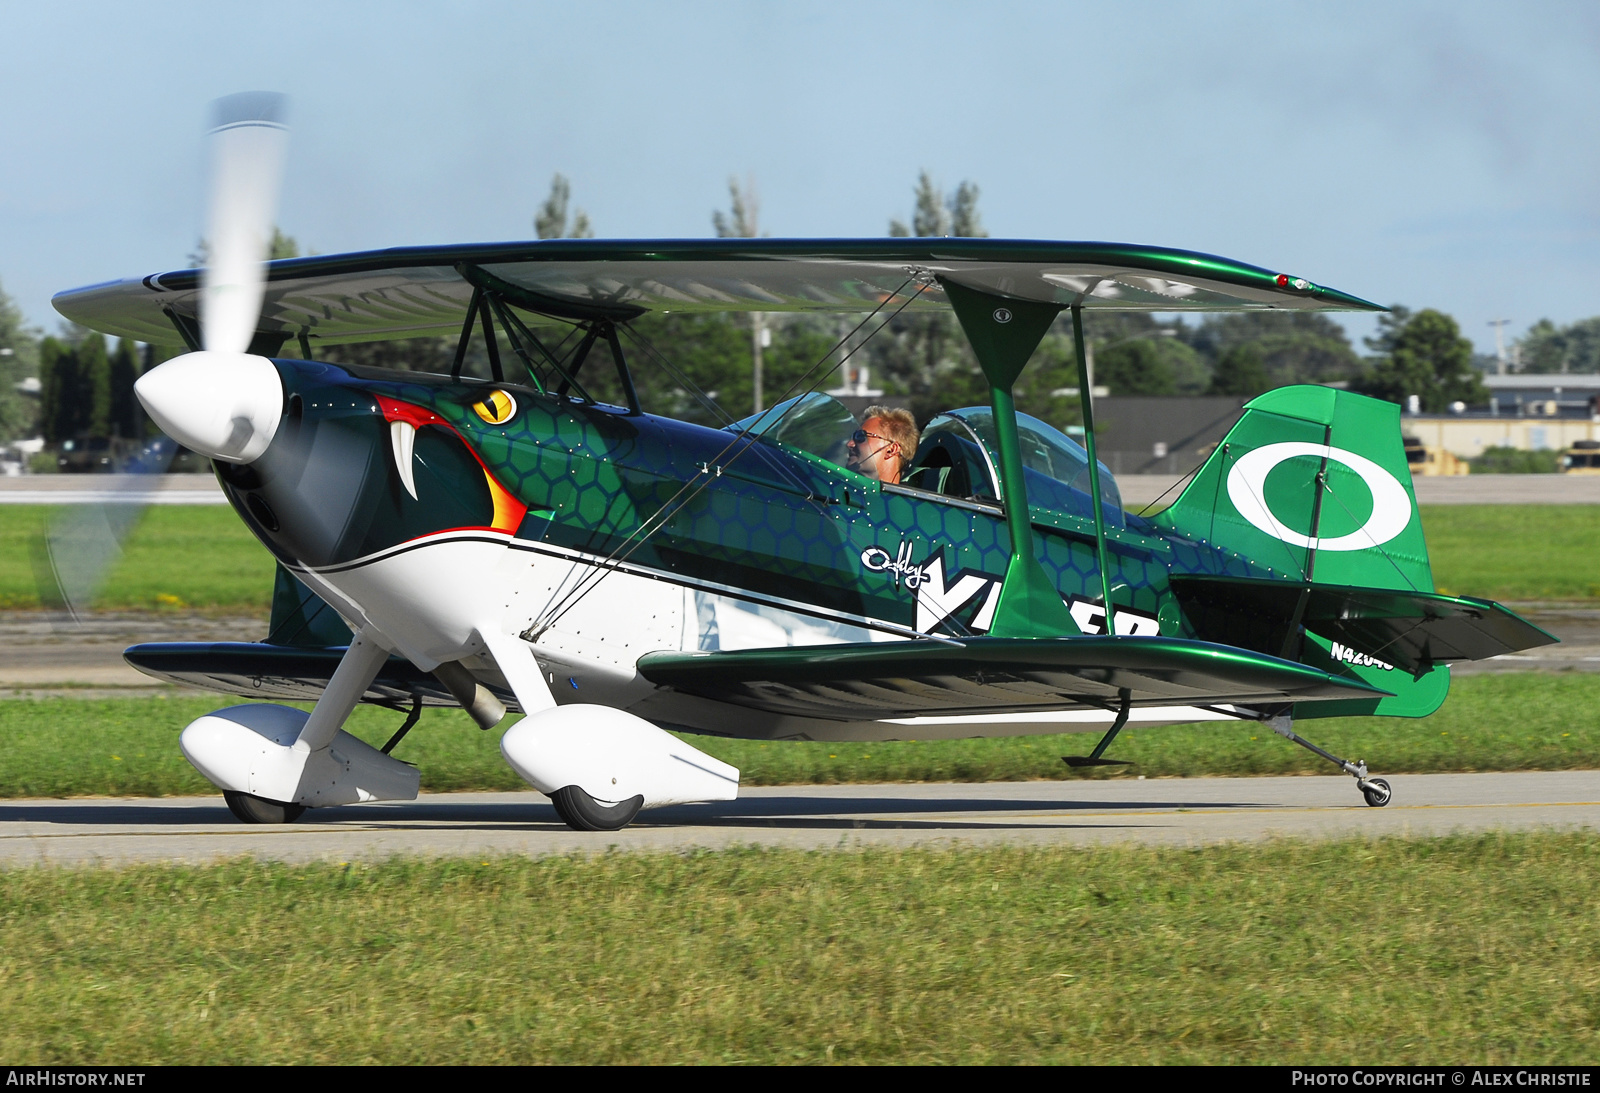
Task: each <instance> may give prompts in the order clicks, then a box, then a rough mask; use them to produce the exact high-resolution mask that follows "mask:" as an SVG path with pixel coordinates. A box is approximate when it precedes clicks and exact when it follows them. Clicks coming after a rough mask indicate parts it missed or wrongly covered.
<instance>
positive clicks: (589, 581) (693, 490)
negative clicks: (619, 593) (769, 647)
mask: <svg viewBox="0 0 1600 1093" xmlns="http://www.w3.org/2000/svg"><path fill="white" fill-rule="evenodd" d="M916 280H917V277H916V276H915V274H913V275H912V276H911V277H908V278H906V280H905V281H904V282H902V283H901V285H900V287H898V288H896V289H895V290H894V292H892V293H890V294H889V295H888V296H886V297H884V299H883V300H881V301H879V303H878V306H877V307H875V308H873V309H872V311H871V312H870V313H868V315H867V316H866V317H865V318H864V319H862V320H861V322H859V323H857V324H856V325H855V326H854V327H852V328H851V329H850V331H848V332H847V333H846V334H845V335H844V336H843V337H842V338H840V339H839V340H838V341H837V342H835V343H834V344H833V346H832V347H831V348H830V349H829V350H828V351H827V352H826V353H824V354H823V355H822V357H821V358H819V359H818V360H817V362H816V363H815V364H813V365H812V366H811V367H810V368H808V369H807V370H806V371H805V372H804V373H802V374H801V375H800V377H799V378H798V379H796V380H795V381H794V382H793V383H791V384H790V385H789V388H788V390H786V391H785V392H784V393H783V395H782V396H781V397H780V398H779V399H778V402H777V403H776V404H775V405H779V404H782V402H784V401H785V400H787V399H789V398H790V397H791V396H792V395H793V392H794V391H795V389H796V388H798V387H799V386H800V384H802V383H804V382H805V381H806V380H807V379H809V378H810V377H811V376H812V374H813V373H815V372H816V371H817V370H818V369H819V368H821V367H822V366H823V365H824V364H826V363H827V362H828V358H829V357H831V356H833V355H834V353H836V352H838V351H839V350H840V349H841V348H842V347H844V346H845V345H847V344H848V343H849V341H850V339H851V338H852V337H854V336H855V335H856V334H857V333H859V332H860V331H861V330H862V328H864V327H865V326H867V324H868V323H870V322H872V320H873V319H874V318H875V317H877V315H878V314H879V313H881V312H882V311H883V309H884V308H885V307H887V306H888V305H889V303H890V301H892V300H894V299H895V298H896V297H898V296H899V295H900V294H901V293H903V292H904V291H905V289H906V286H907V285H909V284H911V283H912V282H913V281H916ZM927 289H928V283H927V282H922V283H921V284H919V285H918V287H917V291H916V292H914V293H912V294H911V295H909V296H908V297H906V300H905V302H904V303H902V304H901V305H900V306H899V307H897V308H896V309H895V310H894V311H893V312H892V313H890V315H889V317H888V318H886V319H884V320H883V322H882V323H880V324H879V325H878V326H877V327H876V328H874V329H873V330H872V332H871V333H870V334H868V335H867V337H866V338H863V339H862V340H861V342H860V343H859V344H857V345H856V346H855V347H854V348H853V349H851V350H850V351H849V352H848V353H846V354H844V355H843V356H841V357H840V358H839V360H837V361H836V362H834V364H833V366H832V367H831V368H829V369H828V370H827V371H825V372H823V373H822V375H821V376H819V377H818V378H817V380H816V382H815V383H813V384H812V385H811V387H810V388H809V389H808V390H807V391H806V394H810V393H811V392H812V391H814V390H816V388H817V386H818V385H820V384H821V383H822V382H823V381H824V380H825V379H827V377H828V376H829V375H831V374H832V373H833V372H834V371H835V370H836V369H838V368H839V367H840V366H841V365H843V364H844V363H845V362H846V361H847V360H849V359H850V358H851V357H852V356H854V355H855V354H856V353H857V352H859V351H860V350H861V348H862V346H864V345H866V344H867V342H869V341H871V340H872V338H873V337H874V336H875V335H877V334H878V333H879V331H881V330H882V329H883V328H884V327H885V326H887V325H888V324H889V323H891V322H893V321H894V320H895V319H896V318H898V317H899V315H900V313H901V312H902V311H904V310H905V309H906V308H907V307H909V306H910V305H911V304H912V303H913V302H914V301H915V300H917V299H918V298H919V297H920V296H921V295H922V294H923V293H924V292H925V291H927ZM795 405H798V400H796V402H795V403H792V404H791V405H790V406H789V407H788V408H787V409H785V410H783V411H782V412H780V413H779V414H778V415H777V416H776V417H775V418H773V420H772V421H771V422H770V423H768V424H767V425H766V426H765V427H764V430H763V431H765V430H770V429H771V428H773V427H774V426H776V425H777V423H778V422H779V421H781V420H783V417H784V415H786V414H787V413H788V412H789V411H790V410H792V409H794V407H795ZM757 422H758V423H759V422H760V418H758V419H757ZM760 436H761V434H759V433H754V432H751V431H750V430H744V431H742V432H740V433H738V434H736V435H735V436H734V437H733V438H732V439H731V440H730V441H729V442H728V443H727V444H726V445H725V446H724V447H723V449H722V450H721V451H720V452H718V453H717V454H716V455H715V456H714V457H712V458H711V459H710V460H708V461H707V462H706V463H705V464H704V466H703V467H702V468H701V470H700V473H698V474H696V475H695V476H694V477H692V478H690V479H689V480H688V481H687V482H685V483H684V484H683V485H682V486H681V487H679V489H678V491H677V492H676V493H674V494H673V495H672V496H671V497H670V498H668V499H667V501H666V503H665V504H663V505H662V506H661V507H660V508H659V509H657V510H656V512H655V514H654V515H652V516H651V517H650V518H649V519H647V520H645V521H643V522H642V523H641V524H640V525H639V527H637V528H636V529H634V531H633V532H632V533H631V534H629V535H628V537H627V538H626V539H624V540H623V541H622V542H621V543H619V544H618V545H617V547H616V548H615V549H614V550H613V551H612V552H611V555H610V556H609V557H607V558H605V559H602V560H601V561H600V562H598V563H596V564H595V565H594V566H593V568H591V570H590V571H589V573H588V574H587V575H585V577H584V579H583V580H582V581H580V582H579V583H578V584H577V585H576V586H574V588H573V589H572V591H570V592H568V593H567V594H566V595H565V596H564V597H562V598H561V599H560V600H558V601H556V602H555V604H553V605H552V606H551V607H550V608H548V609H546V610H545V611H544V612H542V613H541V615H540V617H539V618H538V619H535V620H534V623H533V625H531V626H529V627H528V629H527V630H526V631H524V633H523V636H524V638H525V640H529V641H536V640H538V638H539V636H540V635H542V634H543V633H544V632H545V631H547V630H549V629H550V627H552V626H554V625H555V624H556V623H557V622H558V621H560V619H561V617H562V616H563V615H565V614H566V613H567V612H568V611H570V610H572V609H573V608H574V607H576V606H577V605H578V604H579V603H580V602H581V601H582V600H583V598H584V597H585V596H587V595H588V594H589V593H590V592H593V591H594V589H595V588H596V587H598V586H599V584H600V582H601V581H603V580H605V578H606V577H608V576H610V575H611V574H612V573H614V572H616V571H617V570H618V569H620V568H621V567H622V566H623V565H624V564H626V563H627V561H628V559H629V558H631V557H632V556H633V555H634V553H636V552H637V551H638V550H639V548H640V547H642V546H643V545H644V544H645V541H646V540H647V539H648V538H649V537H650V536H651V535H654V534H655V533H656V532H657V531H659V530H660V529H661V528H662V527H665V526H666V524H667V522H668V521H669V520H671V519H672V518H673V517H674V516H676V515H677V514H678V513H679V512H681V511H682V510H683V509H685V508H687V507H688V506H689V505H690V504H691V503H692V502H693V501H694V500H695V498H696V497H698V496H699V495H700V494H701V493H702V492H703V491H704V490H705V489H706V488H707V487H708V486H709V485H710V484H711V481H712V479H713V478H714V477H715V475H714V474H713V473H712V471H711V467H712V466H713V465H716V466H718V467H719V468H720V467H721V466H726V465H728V464H731V463H732V462H733V461H734V460H736V459H738V458H739V456H741V455H743V454H744V453H745V452H746V451H749V450H750V448H751V446H753V445H754V444H756V443H757V442H758V441H759V440H760ZM735 448H737V449H738V450H737V451H735V450H734V449H735ZM729 452H732V453H733V454H732V455H729V454H728V453H729ZM724 456H728V458H727V460H726V462H724V461H723V457H724ZM718 473H720V469H719V472H718ZM685 493H687V494H688V496H687V497H685V496H684V495H685ZM680 498H682V500H681V502H680V500H679V499H680ZM630 544H631V545H630Z"/></svg>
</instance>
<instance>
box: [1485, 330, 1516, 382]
mask: <svg viewBox="0 0 1600 1093" xmlns="http://www.w3.org/2000/svg"><path fill="white" fill-rule="evenodd" d="M1510 321H1511V320H1510V319H1490V320H1489V325H1490V326H1492V327H1494V355H1495V359H1496V360H1497V361H1498V362H1499V364H1498V365H1497V367H1496V368H1495V372H1496V374H1497V375H1501V376H1503V375H1505V374H1506V341H1505V328H1506V324H1507V323H1509V322H1510Z"/></svg>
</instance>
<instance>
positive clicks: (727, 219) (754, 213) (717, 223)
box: [711, 178, 761, 239]
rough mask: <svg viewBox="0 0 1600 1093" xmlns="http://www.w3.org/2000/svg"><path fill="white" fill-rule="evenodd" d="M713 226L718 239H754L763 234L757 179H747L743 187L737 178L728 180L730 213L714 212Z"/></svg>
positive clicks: (712, 216) (712, 215)
mask: <svg viewBox="0 0 1600 1093" xmlns="http://www.w3.org/2000/svg"><path fill="white" fill-rule="evenodd" d="M711 226H712V227H713V228H715V229H716V231H717V238H718V239H754V238H755V237H756V236H758V235H760V234H761V195H760V194H758V193H756V183H755V179H753V178H746V179H745V180H744V184H743V185H741V184H740V183H739V180H738V179H737V178H730V179H728V211H727V212H723V211H722V210H721V209H717V210H715V211H714V212H712V214H711Z"/></svg>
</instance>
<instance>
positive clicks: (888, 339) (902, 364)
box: [866, 170, 1060, 421]
mask: <svg viewBox="0 0 1600 1093" xmlns="http://www.w3.org/2000/svg"><path fill="white" fill-rule="evenodd" d="M912 193H913V195H914V197H913V202H912V210H911V223H910V224H907V223H906V222H905V221H903V220H900V219H898V218H891V219H890V220H889V234H890V235H891V236H897V237H901V238H907V237H913V236H915V237H921V238H931V237H939V236H950V235H959V236H975V237H981V236H984V235H986V234H987V233H986V232H985V231H984V230H983V220H982V218H981V217H980V216H979V214H978V186H977V184H976V183H974V182H962V183H961V185H959V186H957V187H956V188H955V190H954V191H953V192H951V193H949V194H946V193H945V192H943V191H942V190H941V189H940V188H939V186H938V185H937V184H936V183H935V182H934V180H933V176H932V175H931V174H930V173H929V172H928V171H926V170H923V171H921V172H919V173H918V175H917V184H916V186H915V187H914V188H913V191H912ZM907 291H908V292H909V291H913V288H912V287H908V288H907ZM892 306H893V305H891V307H892ZM866 353H867V357H868V359H869V360H870V361H871V362H872V366H873V371H874V372H875V373H876V374H877V375H879V376H881V377H883V379H884V381H885V385H886V387H887V388H888V389H890V390H895V391H896V392H897V393H903V394H908V395H910V396H911V399H910V401H911V410H912V413H914V414H916V416H917V418H918V420H922V421H926V420H927V419H928V418H930V417H932V416H933V415H934V414H936V413H938V412H939V411H940V410H945V409H949V408H950V407H952V406H971V405H973V404H976V403H985V402H988V401H989V387H988V384H987V382H986V381H985V380H984V378H983V370H982V369H981V368H980V367H979V366H978V360H977V358H976V357H975V356H973V354H972V348H971V347H970V346H969V345H968V344H967V340H966V338H964V337H963V336H962V335H961V330H960V327H959V325H958V324H957V322H956V319H955V316H954V315H950V314H948V313H931V312H930V313H913V312H910V311H907V312H903V313H902V314H901V315H900V317H899V318H896V319H894V320H893V321H892V322H890V323H889V325H888V327H887V328H886V329H884V330H883V331H881V332H880V333H879V334H877V335H876V336H875V337H874V338H873V339H872V341H871V342H869V343H868V344H867V348H866ZM1025 378H1026V377H1025ZM1059 386H1060V385H1059V384H1055V385H1054V386H1052V387H1047V388H1042V389H1041V390H1042V391H1043V392H1045V393H1043V394H1039V395H1038V396H1037V397H1036V398H1035V399H1034V401H1033V402H1032V405H1035V406H1042V405H1045V404H1052V405H1053V403H1051V396H1050V395H1049V394H1048V391H1050V390H1054V389H1056V388H1057V387H1059ZM1020 397H1021V396H1020V393H1019V398H1020Z"/></svg>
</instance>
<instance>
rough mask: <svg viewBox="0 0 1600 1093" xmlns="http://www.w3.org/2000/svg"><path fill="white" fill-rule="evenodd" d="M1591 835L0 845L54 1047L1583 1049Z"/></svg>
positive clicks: (772, 1055) (1591, 992)
mask: <svg viewBox="0 0 1600 1093" xmlns="http://www.w3.org/2000/svg"><path fill="white" fill-rule="evenodd" d="M1597 869H1600V836H1596V835H1595V834H1593V833H1581V834H1559V835H1558V834H1527V835H1504V834H1501V835H1481V836H1471V837H1467V836H1454V837H1449V838H1443V839H1430V840H1417V841H1406V840H1383V841H1375V842H1368V841H1351V840H1346V841H1342V842H1327V843H1293V842H1287V843H1276V844H1268V845H1265V846H1224V847H1212V848H1208V849H1205V850H1180V849H1141V848H1134V847H1115V848H1101V849H1081V848H1070V849H1040V848H1034V849H989V850H942V851H941V850H905V851H879V850H869V851H860V852H854V853H848V854H840V853H832V852H817V853H800V852H794V851H761V850H734V851H724V852H720V853H714V854H711V853H707V854H695V855H687V856H686V855H674V854H650V855H605V856H600V857H593V858H539V859H499V860H495V861H486V862H481V863H480V862H478V861H472V860H468V861H461V860H442V861H437V860H436V861H426V862H423V861H415V860H394V861H391V862H388V863H387V864H383V865H376V866H370V867H368V866H346V867H342V868H341V867H339V866H335V865H322V866H309V867H289V866H281V865H271V864H261V863H249V862H239V863H235V864H228V865H219V866H210V867H137V868H128V869H119V870H105V869H83V870H60V869H27V870H15V871H10V872H6V873H0V975H3V976H4V981H5V984H6V989H5V990H4V991H3V992H0V1057H4V1058H5V1059H7V1060H9V1061H11V1062H14V1063H16V1064H29V1065H33V1064H41V1063H52V1062H58V1063H68V1062H70V1063H108V1062H109V1063H116V1064H118V1065H123V1066H128V1065H134V1064H139V1063H202V1064H217V1063H341V1064H351V1063H361V1062H367V1061H372V1062H378V1063H423V1062H426V1063H477V1064H481V1063H536V1062H545V1061H559V1062H566V1063H621V1062H630V1063H719V1062H750V1063H823V1062H833V1063H861V1062H866V1063H870V1062H890V1061H894V1062H914V1063H1070V1062H1103V1063H1261V1062H1276V1063H1284V1062H1296V1063H1376V1062H1382V1063H1386V1064H1403V1063H1433V1064H1437V1063H1439V1062H1441V1061H1449V1062H1451V1063H1483V1064H1495V1063H1498V1064H1529V1063H1566V1064H1588V1063H1592V1062H1593V1060H1594V1058H1595V1057H1596V1054H1597V1052H1600V1032H1597V1027H1600V1001H1597V999H1600V929H1597V927H1600V907H1597V905H1596V903H1595V901H1594V899H1593V895H1594V891H1593V877H1594V875H1595V872H1596V870H1597Z"/></svg>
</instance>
